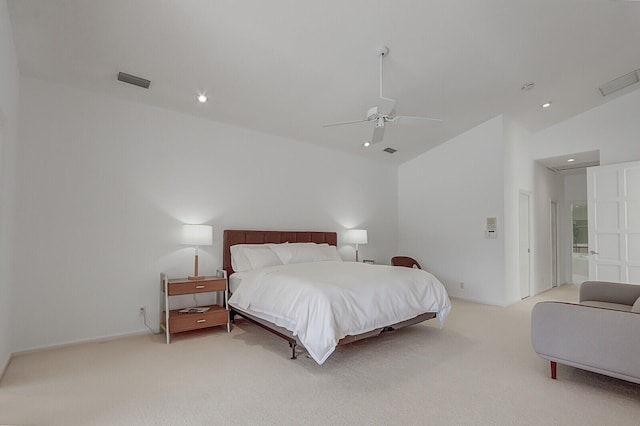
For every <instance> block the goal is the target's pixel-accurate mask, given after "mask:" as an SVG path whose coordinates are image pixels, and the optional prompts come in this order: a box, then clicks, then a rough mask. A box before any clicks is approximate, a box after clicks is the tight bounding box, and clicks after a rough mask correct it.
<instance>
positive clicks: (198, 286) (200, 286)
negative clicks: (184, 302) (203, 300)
mask: <svg viewBox="0 0 640 426" xmlns="http://www.w3.org/2000/svg"><path fill="white" fill-rule="evenodd" d="M196 288H204V286H203V285H197V286H196Z"/></svg>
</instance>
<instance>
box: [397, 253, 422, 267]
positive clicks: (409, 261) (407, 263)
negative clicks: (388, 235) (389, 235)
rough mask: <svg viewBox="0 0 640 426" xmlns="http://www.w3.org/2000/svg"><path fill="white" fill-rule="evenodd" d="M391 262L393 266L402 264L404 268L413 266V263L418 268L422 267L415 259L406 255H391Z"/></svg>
mask: <svg viewBox="0 0 640 426" xmlns="http://www.w3.org/2000/svg"><path fill="white" fill-rule="evenodd" d="M391 264H392V265H393V266H404V267H405V268H413V267H414V265H415V266H416V267H417V268H418V269H422V268H421V267H420V264H419V263H418V261H417V260H415V259H413V258H411V257H407V256H395V257H392V258H391Z"/></svg>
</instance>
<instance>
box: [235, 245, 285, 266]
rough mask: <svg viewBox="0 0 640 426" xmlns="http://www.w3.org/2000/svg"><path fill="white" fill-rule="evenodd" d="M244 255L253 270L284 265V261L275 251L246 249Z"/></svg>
mask: <svg viewBox="0 0 640 426" xmlns="http://www.w3.org/2000/svg"><path fill="white" fill-rule="evenodd" d="M243 251H244V254H245V255H246V256H247V259H249V263H250V264H251V270H254V269H260V268H266V267H267V266H276V265H282V261H281V260H280V258H279V257H278V255H277V254H276V252H275V251H273V250H271V249H270V248H268V249H265V248H262V247H261V248H255V247H244V248H243Z"/></svg>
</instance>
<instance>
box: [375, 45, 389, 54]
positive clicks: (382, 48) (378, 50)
mask: <svg viewBox="0 0 640 426" xmlns="http://www.w3.org/2000/svg"><path fill="white" fill-rule="evenodd" d="M376 53H377V54H378V56H387V55H388V54H389V48H388V47H387V46H378V47H377V48H376Z"/></svg>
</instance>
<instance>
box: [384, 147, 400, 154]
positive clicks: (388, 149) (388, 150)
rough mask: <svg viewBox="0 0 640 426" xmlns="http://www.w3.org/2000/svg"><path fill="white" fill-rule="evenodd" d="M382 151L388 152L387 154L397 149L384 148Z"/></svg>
mask: <svg viewBox="0 0 640 426" xmlns="http://www.w3.org/2000/svg"><path fill="white" fill-rule="evenodd" d="M383 151H384V152H388V153H389V154H393V153H394V152H396V151H397V149H393V148H385V149H383Z"/></svg>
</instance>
